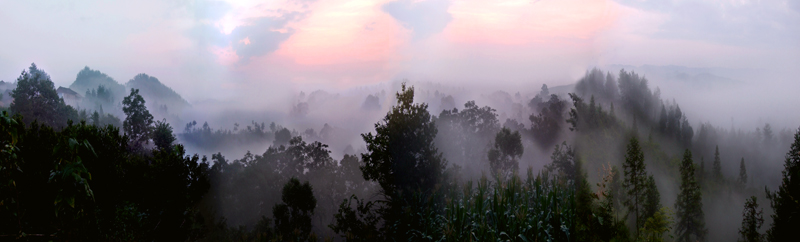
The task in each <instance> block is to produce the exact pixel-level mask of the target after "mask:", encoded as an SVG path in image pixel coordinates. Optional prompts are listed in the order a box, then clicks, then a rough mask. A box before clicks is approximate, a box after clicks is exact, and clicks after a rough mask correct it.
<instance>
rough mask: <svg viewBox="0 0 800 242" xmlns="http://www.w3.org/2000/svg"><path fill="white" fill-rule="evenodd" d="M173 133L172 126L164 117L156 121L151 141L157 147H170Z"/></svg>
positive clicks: (173, 140) (173, 139)
mask: <svg viewBox="0 0 800 242" xmlns="http://www.w3.org/2000/svg"><path fill="white" fill-rule="evenodd" d="M175 140H176V138H175V135H174V134H173V133H172V126H170V125H169V123H167V120H166V119H163V120H159V121H156V127H155V130H154V131H153V143H155V145H156V148H158V149H171V148H172V143H173V142H175Z"/></svg>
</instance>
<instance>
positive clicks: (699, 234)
mask: <svg viewBox="0 0 800 242" xmlns="http://www.w3.org/2000/svg"><path fill="white" fill-rule="evenodd" d="M680 172H681V186H680V193H678V199H677V200H676V201H675V209H676V210H677V213H676V215H677V217H678V223H677V224H676V225H675V233H676V234H675V235H676V237H677V238H676V239H677V240H678V241H681V242H689V241H704V240H705V238H706V234H707V233H708V230H707V229H706V223H705V214H703V198H702V193H701V192H700V186H699V185H698V184H697V181H696V180H695V175H694V162H693V161H692V152H691V151H689V149H686V152H684V153H683V161H681V167H680Z"/></svg>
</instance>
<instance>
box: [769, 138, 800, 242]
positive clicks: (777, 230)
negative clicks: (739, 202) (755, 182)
mask: <svg viewBox="0 0 800 242" xmlns="http://www.w3.org/2000/svg"><path fill="white" fill-rule="evenodd" d="M781 174H782V175H783V179H782V180H781V185H780V187H778V190H777V191H774V192H770V191H769V190H767V197H768V198H769V199H770V202H771V205H772V210H773V211H774V212H775V213H774V214H773V215H772V227H771V228H770V229H769V230H768V231H767V238H768V240H769V241H792V240H795V239H797V228H800V129H797V131H796V133H795V134H794V142H792V146H791V147H790V149H789V152H787V153H786V159H785V161H784V163H783V171H782V172H781Z"/></svg>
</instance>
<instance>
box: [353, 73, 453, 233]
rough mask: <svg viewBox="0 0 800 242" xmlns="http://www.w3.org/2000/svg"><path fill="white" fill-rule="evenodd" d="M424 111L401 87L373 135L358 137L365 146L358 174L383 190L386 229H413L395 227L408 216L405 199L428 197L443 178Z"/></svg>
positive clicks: (411, 92) (409, 91)
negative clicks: (362, 139) (390, 227)
mask: <svg viewBox="0 0 800 242" xmlns="http://www.w3.org/2000/svg"><path fill="white" fill-rule="evenodd" d="M427 108H428V105H427V104H425V103H421V104H415V103H414V88H413V87H411V88H406V85H405V83H404V84H403V85H402V89H401V91H400V92H399V93H397V104H396V105H395V106H394V107H392V110H391V111H390V112H389V113H387V114H386V117H384V118H383V120H382V121H381V122H379V123H376V124H375V134H374V135H373V134H372V133H367V134H362V135H361V137H363V138H364V141H365V142H366V143H367V153H364V154H361V159H362V160H363V162H364V165H363V166H361V171H362V173H363V175H364V179H367V180H372V181H376V182H378V184H379V185H380V187H381V189H382V192H381V193H382V194H383V196H384V198H385V199H386V202H387V203H388V206H387V207H386V209H384V210H383V211H382V212H381V213H382V215H383V219H384V220H385V222H386V226H394V225H397V226H402V227H405V226H415V225H413V224H403V223H400V224H396V223H397V222H399V219H400V218H402V217H403V216H405V215H408V214H404V212H403V210H402V207H404V206H405V204H407V201H404V199H406V198H411V197H412V196H413V195H414V194H419V195H422V196H423V197H426V196H429V195H430V194H431V193H432V192H433V189H434V187H435V186H436V185H437V184H439V182H440V181H441V180H442V178H443V172H444V168H445V167H446V164H447V161H446V160H444V159H443V158H442V154H441V153H439V151H438V150H437V149H436V146H435V145H434V138H435V137H436V133H437V129H436V125H435V124H434V122H433V121H432V120H431V115H430V114H429V113H428V111H427ZM422 200H423V201H424V200H426V199H422ZM400 231H404V230H402V229H401V230H400ZM397 232H398V233H399V231H397Z"/></svg>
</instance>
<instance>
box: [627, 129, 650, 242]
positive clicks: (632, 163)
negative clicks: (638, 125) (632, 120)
mask: <svg viewBox="0 0 800 242" xmlns="http://www.w3.org/2000/svg"><path fill="white" fill-rule="evenodd" d="M622 168H623V170H624V173H625V179H624V180H623V182H622V186H623V187H624V188H625V190H626V191H627V195H628V196H627V199H626V200H625V202H624V203H625V205H626V206H627V207H628V209H629V210H630V212H633V214H634V216H635V218H636V219H635V222H636V231H637V233H636V236H637V237H638V236H639V235H638V230H639V226H640V225H642V224H644V220H645V219H647V218H646V217H644V216H643V215H644V209H643V206H644V205H645V199H646V196H645V195H646V194H645V192H646V185H647V172H646V171H645V164H644V153H643V152H642V148H641V147H640V146H639V139H637V138H636V136H634V137H632V138H631V141H630V142H629V143H628V150H627V153H626V154H625V163H623V165H622Z"/></svg>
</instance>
